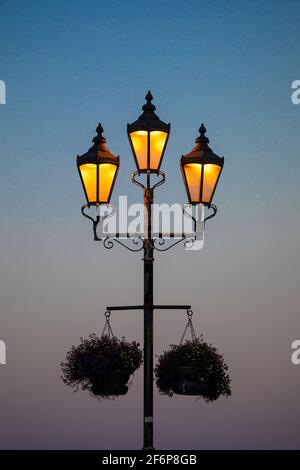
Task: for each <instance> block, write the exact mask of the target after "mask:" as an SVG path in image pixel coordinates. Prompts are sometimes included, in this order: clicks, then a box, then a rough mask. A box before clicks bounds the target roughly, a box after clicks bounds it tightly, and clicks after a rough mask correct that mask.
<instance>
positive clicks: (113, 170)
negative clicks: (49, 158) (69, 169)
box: [77, 124, 120, 206]
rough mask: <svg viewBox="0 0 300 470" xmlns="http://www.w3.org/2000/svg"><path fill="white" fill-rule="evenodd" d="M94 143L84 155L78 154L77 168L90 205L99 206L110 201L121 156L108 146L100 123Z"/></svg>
mask: <svg viewBox="0 0 300 470" xmlns="http://www.w3.org/2000/svg"><path fill="white" fill-rule="evenodd" d="M96 132H97V136H96V137H94V138H93V142H94V145H93V146H92V147H91V148H90V149H89V150H88V151H87V152H86V153H84V154H83V155H81V156H79V155H78V156H77V168H78V172H79V176H80V179H81V183H82V186H83V190H84V193H85V197H86V200H87V203H88V205H94V206H98V205H100V204H106V203H108V202H109V201H110V198H111V194H112V190H113V187H114V184H115V181H116V178H117V174H118V171H119V166H120V163H119V157H118V156H115V155H113V154H112V153H111V152H110V151H109V149H108V148H107V147H106V145H105V144H106V139H105V137H104V136H103V135H102V133H103V128H102V126H101V124H99V125H98V127H97V129H96Z"/></svg>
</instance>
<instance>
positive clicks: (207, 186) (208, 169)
mask: <svg viewBox="0 0 300 470" xmlns="http://www.w3.org/2000/svg"><path fill="white" fill-rule="evenodd" d="M220 171H221V167H219V166H218V165H213V164H207V165H204V174H203V191H202V202H206V203H210V202H211V198H212V195H213V192H214V189H215V186H216V184H217V180H218V177H219V174H220Z"/></svg>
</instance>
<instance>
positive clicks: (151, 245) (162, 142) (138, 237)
mask: <svg viewBox="0 0 300 470" xmlns="http://www.w3.org/2000/svg"><path fill="white" fill-rule="evenodd" d="M152 99H153V97H152V95H151V93H150V91H149V92H148V93H147V95H146V104H144V106H143V108H142V109H143V113H142V114H141V116H140V117H139V118H138V119H137V120H136V121H134V122H133V123H132V124H128V125H127V133H128V138H129V142H130V145H131V149H132V152H133V156H134V159H135V162H136V166H137V171H135V172H133V174H132V182H133V183H134V184H135V185H137V186H139V187H140V188H142V190H143V193H144V213H145V217H144V221H145V222H144V230H143V231H142V232H141V233H139V234H134V235H132V234H129V233H125V234H124V233H119V232H117V233H107V232H104V231H103V222H104V219H105V218H107V217H109V216H111V215H112V214H113V213H114V207H113V206H112V204H109V201H110V196H111V192H112V189H113V186H114V183H115V180H116V177H117V173H118V169H119V157H116V156H115V155H113V154H112V153H111V152H110V151H109V150H108V149H107V147H106V146H105V142H106V141H105V138H104V137H103V135H102V132H103V129H102V127H101V125H99V126H98V128H97V136H96V137H95V138H94V139H93V142H94V145H93V146H92V147H91V148H90V149H89V151H88V152H87V153H86V154H84V155H82V156H80V157H79V156H78V157H77V166H78V170H79V174H80V177H81V181H82V184H83V188H84V191H85V195H86V199H87V204H84V205H83V206H82V208H81V212H82V214H83V215H84V216H85V217H87V218H88V219H89V220H91V221H92V223H93V230H94V240H96V241H102V242H103V245H104V247H105V248H108V249H111V248H112V247H113V246H114V242H116V243H118V244H120V245H122V246H123V247H125V248H127V249H128V250H130V251H133V252H139V251H143V267H144V303H143V304H142V305H122V306H108V307H107V311H108V312H111V311H113V310H143V311H144V423H143V424H144V447H143V448H144V449H153V312H154V310H155V309H160V310H161V309H176V310H177V309H184V310H187V311H188V310H189V309H190V308H191V306H190V305H170V304H168V305H155V304H154V302H153V261H154V251H155V250H156V251H159V252H162V251H167V250H169V249H170V248H172V247H173V246H175V245H177V244H178V243H180V242H182V241H183V242H184V245H185V246H186V247H189V248H191V247H192V246H193V244H194V242H195V240H198V238H199V234H200V233H201V227H202V220H201V219H200V217H198V219H196V218H194V217H193V216H192V215H191V213H188V212H187V211H186V205H185V206H184V208H183V215H184V216H187V217H190V218H191V219H192V220H193V222H194V225H193V230H192V231H191V232H184V231H182V232H179V233H175V232H173V233H168V234H166V233H159V234H158V236H154V235H153V233H152V205H153V202H154V190H155V189H156V188H157V187H158V186H160V185H162V184H163V183H164V182H165V174H164V173H163V172H162V171H161V170H160V166H161V162H162V159H163V156H164V152H165V150H166V146H167V142H168V139H169V134H170V124H166V123H164V122H163V121H161V120H160V119H159V117H158V116H157V115H156V114H155V112H154V111H155V109H156V108H155V106H154V105H153V103H152ZM205 132H206V129H205V127H204V126H203V125H202V126H201V128H200V136H199V137H198V138H197V140H196V146H195V148H194V149H193V150H192V151H191V152H190V153H189V154H187V155H185V156H182V158H181V169H182V173H183V177H184V182H185V186H186V190H187V195H188V200H189V204H190V205H195V206H197V208H200V209H201V208H202V206H207V208H212V209H213V214H212V215H210V216H208V217H206V219H204V222H205V221H206V220H208V219H210V218H212V217H214V216H215V214H216V211H217V208H216V206H215V205H214V204H212V203H211V201H212V197H213V195H214V192H215V188H216V185H217V183H218V180H219V177H220V174H221V171H222V168H223V164H224V159H223V158H220V157H218V156H217V155H216V154H214V153H213V151H212V150H211V149H210V148H209V147H208V142H209V141H208V138H207V137H206V136H205ZM143 174H146V182H145V184H143V183H142V181H141V180H138V179H137V178H138V177H141V175H143ZM153 177H154V178H157V177H158V178H159V179H158V180H157V179H156V182H155V184H153V186H151V183H152V178H153ZM101 204H104V205H105V204H106V205H108V206H112V209H113V210H112V212H111V213H110V214H107V215H102V216H101V215H100V205H101ZM90 206H96V217H95V218H93V217H92V216H91V215H89V214H87V213H86V212H85V210H86V209H89V208H90ZM99 227H100V233H99V232H98V228H99ZM124 238H126V239H128V240H131V242H132V246H128V244H126V243H124V242H123V241H122V239H124ZM167 238H168V239H170V240H173V241H172V243H171V244H166V245H165V242H166V239H167ZM174 239H176V240H175V241H174Z"/></svg>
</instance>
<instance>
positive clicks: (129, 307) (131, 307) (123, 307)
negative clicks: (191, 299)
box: [106, 305, 191, 312]
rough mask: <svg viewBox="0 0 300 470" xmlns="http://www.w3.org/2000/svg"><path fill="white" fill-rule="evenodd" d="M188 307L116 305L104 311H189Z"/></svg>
mask: <svg viewBox="0 0 300 470" xmlns="http://www.w3.org/2000/svg"><path fill="white" fill-rule="evenodd" d="M190 308H191V306H190V305H118V306H115V305H114V306H109V307H106V310H109V311H110V312H112V311H113V310H145V309H147V310H149V309H151V310H152V309H153V310H190Z"/></svg>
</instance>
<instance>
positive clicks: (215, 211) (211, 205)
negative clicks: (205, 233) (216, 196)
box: [204, 204, 218, 225]
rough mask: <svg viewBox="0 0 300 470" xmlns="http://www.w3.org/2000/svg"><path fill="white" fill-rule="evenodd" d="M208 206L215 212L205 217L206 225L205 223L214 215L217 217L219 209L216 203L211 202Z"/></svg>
mask: <svg viewBox="0 0 300 470" xmlns="http://www.w3.org/2000/svg"><path fill="white" fill-rule="evenodd" d="M208 208H209V209H212V210H213V213H212V214H211V215H209V216H207V217H205V219H204V225H205V223H206V222H207V221H208V220H209V219H212V218H213V217H215V215H216V213H217V211H218V208H217V206H216V205H215V204H209V206H208Z"/></svg>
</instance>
